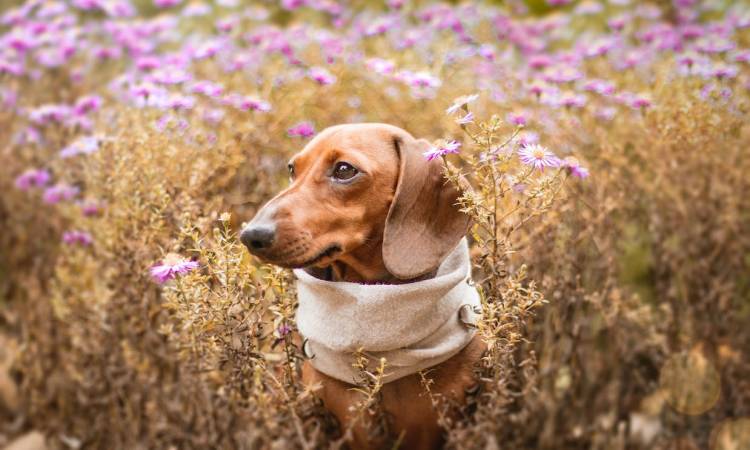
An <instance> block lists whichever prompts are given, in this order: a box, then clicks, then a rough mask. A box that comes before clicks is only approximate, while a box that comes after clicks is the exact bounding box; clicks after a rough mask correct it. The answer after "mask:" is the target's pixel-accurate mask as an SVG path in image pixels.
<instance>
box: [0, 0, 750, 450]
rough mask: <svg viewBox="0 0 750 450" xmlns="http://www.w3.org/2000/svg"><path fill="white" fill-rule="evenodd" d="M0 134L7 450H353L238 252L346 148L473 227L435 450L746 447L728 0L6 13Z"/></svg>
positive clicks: (260, 1) (369, 410)
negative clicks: (268, 213) (448, 191)
mask: <svg viewBox="0 0 750 450" xmlns="http://www.w3.org/2000/svg"><path fill="white" fill-rule="evenodd" d="M0 105H1V107H0V163H1V164H0V192H2V194H1V195H0V225H1V228H0V229H1V230H2V231H1V232H0V448H4V446H6V445H7V446H9V447H8V448H10V449H21V448H24V449H43V448H49V449H317V448H347V447H348V445H349V443H350V438H351V430H350V429H347V428H346V427H342V426H340V424H338V423H337V421H336V420H334V418H333V417H332V416H331V414H330V413H329V412H328V411H326V409H325V408H324V407H323V405H322V404H321V402H320V400H319V399H318V398H317V397H316V395H315V387H314V386H305V385H303V384H302V382H301V379H300V364H301V362H302V361H303V360H304V359H305V352H304V348H301V347H302V346H300V345H299V342H298V341H297V340H296V339H295V337H294V336H295V332H296V328H295V327H296V324H295V320H294V315H295V311H296V307H297V297H296V292H295V282H294V276H293V274H292V273H291V271H289V270H286V269H282V268H279V267H276V266H273V265H268V264H263V263H262V262H260V261H259V260H257V259H256V258H254V257H252V256H251V255H250V254H249V253H248V251H247V249H245V248H244V246H243V245H242V244H241V243H240V241H239V232H240V230H241V228H242V225H243V223H245V222H247V221H249V220H250V219H251V218H252V217H253V215H254V213H255V212H256V211H257V210H258V209H259V208H260V207H261V206H262V205H263V204H264V203H265V202H266V201H268V200H269V199H270V198H271V197H273V196H274V195H275V194H276V193H278V192H279V191H280V190H281V189H283V188H284V187H286V186H288V184H289V173H288V169H287V162H288V160H289V158H290V156H291V155H293V154H294V153H296V152H298V151H299V150H300V149H302V147H303V146H304V145H305V144H306V143H307V142H309V141H310V139H311V138H313V137H314V136H315V135H316V134H317V133H319V132H320V131H321V130H323V129H325V128H326V127H329V126H332V125H336V124H341V123H357V122H384V123H389V124H393V125H396V126H398V127H401V128H403V129H405V130H407V131H409V132H410V133H411V134H412V135H414V136H416V137H418V138H425V139H427V140H429V141H430V142H431V143H432V147H431V148H430V149H429V150H427V151H426V152H425V153H424V158H425V159H426V160H439V161H441V163H442V164H443V166H444V170H445V176H446V182H449V183H456V184H457V185H459V186H460V187H461V188H462V190H463V194H462V196H461V197H460V199H459V203H460V207H461V208H462V210H463V211H464V212H466V213H467V214H469V215H470V216H471V218H472V219H473V225H472V227H471V229H470V231H469V233H468V238H469V243H470V249H471V250H470V252H471V257H472V262H473V267H474V276H473V279H474V282H475V283H476V285H477V288H478V289H479V292H480V294H481V302H482V307H481V309H482V315H481V319H480V321H479V322H478V323H477V325H476V326H477V332H478V333H479V335H480V336H481V337H482V338H483V340H484V341H485V343H486V344H487V348H488V349H487V351H486V352H485V355H484V357H483V358H482V361H481V364H480V365H479V366H478V367H477V369H476V370H477V375H478V376H479V377H480V379H481V384H480V388H479V391H478V392H477V393H476V395H474V396H473V397H472V400H471V402H469V404H466V405H456V404H452V403H451V402H449V401H447V400H446V399H445V398H441V397H440V396H439V395H434V394H433V392H432V391H431V390H430V382H429V373H425V374H423V376H424V391H425V392H424V395H425V396H428V397H429V398H430V400H431V402H432V404H433V406H434V407H435V408H436V409H437V410H438V412H439V417H440V425H441V427H442V429H443V430H444V434H445V440H446V446H447V448H451V449H488V450H494V449H537V448H544V449H623V450H624V449H664V450H667V449H671V450H683V449H710V450H730V449H737V450H740V449H748V448H750V5H749V4H748V3H746V2H744V1H730V0H704V1H701V0H652V1H638V0H602V1H592V0H554V1H553V0H546V1H545V0H526V1H521V0H506V1H478V2H468V1H450V2H436V1H426V0H424V1H420V0H386V1H364V0H362V1H343V0H281V1H278V2H277V1H271V0H257V1H251V0H216V1H208V0H3V1H2V2H0ZM356 368H357V370H359V371H361V372H362V373H363V374H364V375H365V376H363V377H362V379H363V382H362V384H361V385H360V386H357V389H358V392H360V393H361V395H362V399H361V402H359V403H357V404H356V405H354V407H353V408H354V410H355V411H354V412H355V413H356V415H357V417H358V418H360V419H361V421H360V422H361V423H364V424H366V425H367V426H371V427H372V428H373V429H377V428H378V427H380V426H383V424H386V423H387V420H388V417H387V414H386V415H384V414H381V413H382V411H380V410H379V409H378V393H379V390H380V388H381V387H382V384H381V382H380V380H381V378H382V375H383V373H384V372H387V371H388V361H383V363H382V365H381V366H379V367H370V366H368V365H367V364H366V363H365V359H361V360H358V363H357V367H356ZM389 448H399V441H398V439H397V438H394V440H393V441H392V442H391V446H390V447H389Z"/></svg>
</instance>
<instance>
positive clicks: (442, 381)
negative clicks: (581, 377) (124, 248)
mask: <svg viewBox="0 0 750 450" xmlns="http://www.w3.org/2000/svg"><path fill="white" fill-rule="evenodd" d="M428 146H429V144H428V143H427V142H426V141H424V140H417V139H414V138H413V137H412V136H411V135H410V134H409V133H407V132H406V131H404V130H402V129H400V128H396V127H393V126H390V125H385V124H356V125H340V126H336V127H331V128H328V129H326V130H324V131H323V132H321V133H320V134H319V135H318V136H317V137H316V138H315V139H313V140H312V141H311V142H310V143H309V144H308V145H307V146H306V147H305V148H304V149H303V150H302V151H301V152H300V153H298V154H297V155H296V156H295V157H294V158H293V159H292V161H291V163H290V164H291V165H292V166H293V168H294V173H295V177H294V178H293V180H292V184H291V185H290V186H289V187H288V188H287V189H286V190H284V191H282V192H281V193H279V194H278V195H277V196H276V197H275V198H273V199H272V200H271V201H269V202H268V203H267V204H266V205H265V206H264V207H263V208H262V209H261V210H260V211H259V212H258V214H256V217H255V218H254V219H253V221H252V222H251V223H250V224H249V225H248V227H250V226H253V225H254V224H257V223H268V224H273V226H274V227H275V230H276V235H275V238H274V241H273V245H271V246H270V247H269V248H266V249H264V250H263V251H260V252H254V253H256V254H258V256H260V257H261V258H262V259H264V260H265V261H268V262H271V263H274V264H277V265H280V266H283V267H305V268H306V269H307V270H308V271H310V272H311V273H313V274H315V275H317V276H320V277H326V278H329V279H331V280H343V281H354V282H386V283H403V282H408V281H411V280H414V279H418V278H421V277H424V276H429V275H430V274H431V273H433V272H434V270H435V269H436V267H437V266H438V265H439V264H440V262H441V261H442V260H443V259H444V258H445V257H446V256H447V254H448V253H449V252H450V251H451V250H452V249H453V248H455V246H456V244H457V243H458V241H459V240H460V239H461V238H462V237H463V236H464V235H465V233H466V230H467V227H468V225H469V219H468V217H466V216H465V215H464V214H462V213H461V212H460V211H459V210H458V209H457V207H456V206H455V203H456V199H457V197H458V195H459V192H458V191H457V190H456V189H455V188H454V187H453V186H451V185H450V184H448V183H445V181H444V180H443V176H442V166H441V163H440V162H439V161H432V162H428V161H426V160H425V158H424V156H423V155H422V153H423V152H424V151H425V150H426V149H427V148H428ZM340 161H346V162H348V163H350V164H351V165H353V166H354V167H356V168H357V170H358V171H359V178H357V179H356V180H353V182H351V183H337V182H335V181H334V180H332V179H331V170H332V167H334V165H335V164H336V163H337V162H340ZM331 248H333V249H336V250H333V251H332V252H331V253H330V254H328V255H326V256H323V257H320V254H321V252H324V251H325V250H326V249H331ZM484 348H485V347H484V344H483V342H482V341H481V340H480V339H479V338H475V339H474V340H473V341H472V342H471V343H470V344H469V345H468V346H467V347H466V348H464V349H463V350H462V351H461V352H459V353H458V354H457V355H456V356H454V357H452V358H451V359H449V360H448V361H446V362H444V363H442V364H439V365H438V366H435V367H433V368H432V369H431V370H430V371H429V375H428V376H429V377H430V378H431V379H432V380H433V381H434V384H433V386H432V391H433V392H434V393H436V394H440V395H443V396H446V397H448V398H450V399H451V400H452V401H455V402H458V403H460V404H461V403H463V402H464V401H465V395H466V394H465V391H466V390H467V389H469V388H471V387H472V386H474V385H475V384H476V380H475V378H474V375H473V367H474V365H475V363H476V362H477V361H478V360H479V358H480V357H481V354H482V352H483V351H484ZM303 381H304V382H305V383H306V384H308V385H315V384H319V385H320V386H321V388H320V389H319V390H318V391H317V395H318V396H319V397H320V398H321V399H322V400H323V402H324V404H325V406H326V407H327V408H328V409H329V410H330V411H331V412H332V413H333V414H334V415H335V416H336V417H337V418H338V419H339V421H340V422H341V425H342V428H346V427H347V424H348V423H349V421H351V420H352V416H351V414H352V412H351V411H350V407H351V406H352V405H353V404H354V403H356V402H357V401H359V396H360V395H361V394H359V393H357V392H355V391H353V390H352V387H353V386H352V385H349V384H347V383H344V382H342V381H339V380H337V379H335V378H332V377H329V376H327V375H325V374H323V373H321V372H318V371H317V370H315V369H314V368H313V367H312V365H310V364H309V363H306V364H305V365H304V367H303ZM381 392H382V399H381V408H382V410H383V411H384V412H385V414H386V416H387V417H388V418H389V427H390V430H391V432H392V434H393V435H394V436H400V435H403V437H402V441H401V448H408V449H433V448H438V447H440V446H441V444H442V442H443V438H442V430H441V429H440V426H439V425H438V416H437V412H436V411H435V409H434V407H433V406H432V404H431V402H430V399H429V398H428V396H427V395H426V394H425V390H424V387H423V386H422V384H421V381H420V377H419V375H418V374H415V375H410V376H407V377H404V378H401V379H398V380H395V381H393V382H390V383H386V384H385V385H384V386H383V388H382V391H381ZM352 445H353V447H354V448H358V449H359V448H362V449H364V448H379V447H380V446H381V445H383V443H382V442H375V441H371V440H369V439H368V437H367V433H366V430H364V429H363V427H360V426H358V427H355V428H354V442H353V443H352Z"/></svg>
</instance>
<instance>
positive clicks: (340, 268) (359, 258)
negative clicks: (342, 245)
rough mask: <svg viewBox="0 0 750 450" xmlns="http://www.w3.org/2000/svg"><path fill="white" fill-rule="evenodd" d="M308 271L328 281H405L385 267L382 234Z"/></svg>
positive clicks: (391, 282)
mask: <svg viewBox="0 0 750 450" xmlns="http://www.w3.org/2000/svg"><path fill="white" fill-rule="evenodd" d="M307 272H308V273H310V274H311V275H313V276H315V277H317V278H320V279H323V280H327V281H350V282H353V283H362V284H368V283H378V284H381V283H382V284H397V283H403V282H404V280H399V279H398V278H396V277H395V276H393V275H392V274H391V273H390V272H388V269H387V268H386V267H385V262H384V261H383V237H382V235H381V236H380V237H376V238H372V239H368V241H367V242H366V243H365V244H364V245H361V246H360V247H358V248H356V249H354V250H352V251H350V252H347V253H346V254H344V255H341V256H340V257H339V258H337V259H336V260H335V261H333V262H332V263H330V264H329V265H327V266H324V267H314V268H308V269H307Z"/></svg>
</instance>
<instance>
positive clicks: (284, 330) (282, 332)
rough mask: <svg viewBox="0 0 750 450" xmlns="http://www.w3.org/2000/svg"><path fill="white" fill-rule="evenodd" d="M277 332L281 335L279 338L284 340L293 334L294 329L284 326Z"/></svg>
mask: <svg viewBox="0 0 750 450" xmlns="http://www.w3.org/2000/svg"><path fill="white" fill-rule="evenodd" d="M276 331H277V332H278V333H279V337H281V338H283V337H285V336H286V335H288V334H289V333H291V332H292V327H290V326H289V325H286V324H283V325H281V326H279V328H278V329H277V330H276Z"/></svg>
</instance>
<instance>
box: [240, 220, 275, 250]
mask: <svg viewBox="0 0 750 450" xmlns="http://www.w3.org/2000/svg"><path fill="white" fill-rule="evenodd" d="M275 234H276V230H274V227H272V226H268V225H252V226H249V227H247V228H245V229H244V230H242V233H240V242H242V243H243V244H245V247H247V249H248V250H250V251H251V252H252V251H255V250H264V249H266V248H268V247H270V246H271V243H273V238H274V236H275Z"/></svg>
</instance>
